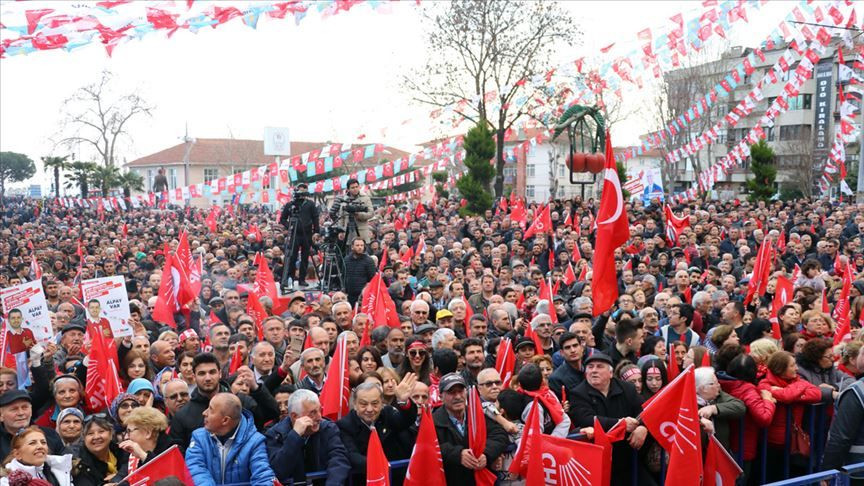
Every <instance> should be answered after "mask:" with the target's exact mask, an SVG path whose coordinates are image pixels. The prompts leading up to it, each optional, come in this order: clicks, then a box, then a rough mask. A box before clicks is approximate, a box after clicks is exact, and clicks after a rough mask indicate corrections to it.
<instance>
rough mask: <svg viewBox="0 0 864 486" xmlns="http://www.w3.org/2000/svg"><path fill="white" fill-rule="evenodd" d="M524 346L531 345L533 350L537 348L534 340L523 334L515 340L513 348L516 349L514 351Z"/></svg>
mask: <svg viewBox="0 0 864 486" xmlns="http://www.w3.org/2000/svg"><path fill="white" fill-rule="evenodd" d="M525 346H531V347H532V348H534V350H537V345H536V344H534V340H533V339H531V338H529V337H524V336H523V337H521V338H519V340H518V341H516V347H515V349H516V351H519V350H520V349H521V348H524V347H525Z"/></svg>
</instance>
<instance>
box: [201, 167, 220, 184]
mask: <svg viewBox="0 0 864 486" xmlns="http://www.w3.org/2000/svg"><path fill="white" fill-rule="evenodd" d="M218 178H219V169H213V168H209V167H208V168H206V169H204V183H205V184H207V183H208V182H210V181H212V180H214V179H218Z"/></svg>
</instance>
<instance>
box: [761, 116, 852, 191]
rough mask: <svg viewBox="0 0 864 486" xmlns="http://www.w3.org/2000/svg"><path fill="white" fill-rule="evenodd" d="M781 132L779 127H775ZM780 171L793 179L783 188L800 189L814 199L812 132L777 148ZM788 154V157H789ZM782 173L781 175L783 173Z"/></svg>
mask: <svg viewBox="0 0 864 486" xmlns="http://www.w3.org/2000/svg"><path fill="white" fill-rule="evenodd" d="M774 128H775V129H777V130H779V126H776V125H775V127H774ZM777 152H779V155H778V156H777V159H778V162H777V165H778V167H777V168H778V169H781V170H782V172H786V173H788V174H790V175H791V176H792V177H790V178H789V180H788V181H786V182H784V183H782V184H781V185H782V186H783V187H788V188H791V189H798V190H799V191H801V194H803V195H804V197H806V198H808V199H809V198H811V197H813V182H814V177H815V173H814V171H813V140H812V139H811V137H810V132H809V131H808V132H807V133H806V136H802V138H800V139H799V140H793V141H789V142H781V143H780V146H779V147H777ZM787 154H788V155H787ZM782 172H781V173H782ZM832 177H833V178H834V179H838V183H839V178H840V173H839V172H838V173H836V174H832Z"/></svg>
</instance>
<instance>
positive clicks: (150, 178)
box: [147, 169, 156, 191]
mask: <svg viewBox="0 0 864 486" xmlns="http://www.w3.org/2000/svg"><path fill="white" fill-rule="evenodd" d="M154 177H156V169H147V187H149V188H150V190H151V191H152V190H153V178H154Z"/></svg>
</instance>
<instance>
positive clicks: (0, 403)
mask: <svg viewBox="0 0 864 486" xmlns="http://www.w3.org/2000/svg"><path fill="white" fill-rule="evenodd" d="M463 383H464V382H463ZM18 400H27V401H28V402H30V403H33V399H31V398H30V394H29V393H27V392H26V391H24V390H9V391H7V392H6V393H4V394H2V395H0V407H5V406H6V405H11V404H12V403H13V402H17V401H18Z"/></svg>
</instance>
